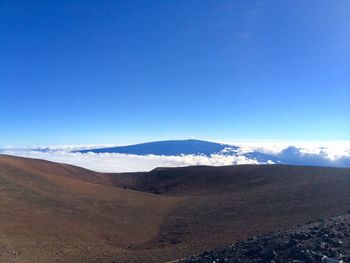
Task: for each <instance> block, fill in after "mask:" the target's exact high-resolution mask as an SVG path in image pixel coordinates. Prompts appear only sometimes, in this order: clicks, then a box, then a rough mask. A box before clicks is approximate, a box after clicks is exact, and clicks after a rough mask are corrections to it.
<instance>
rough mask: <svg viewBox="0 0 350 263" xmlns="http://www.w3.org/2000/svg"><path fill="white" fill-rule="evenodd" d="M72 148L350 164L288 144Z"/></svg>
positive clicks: (167, 143) (202, 143) (171, 142)
mask: <svg viewBox="0 0 350 263" xmlns="http://www.w3.org/2000/svg"><path fill="white" fill-rule="evenodd" d="M75 152H80V153H87V152H93V153H120V154H135V155H150V154H152V155H163V156H181V155H202V156H208V157H210V156H211V155H213V154H218V155H222V156H223V157H227V156H235V157H237V158H244V159H245V160H247V161H249V163H259V164H266V163H268V164H272V163H276V164H292V165H308V166H324V167H325V166H329V167H350V157H349V156H343V157H338V158H336V159H330V158H328V156H327V152H325V151H321V152H320V153H305V152H303V151H301V148H297V147H295V146H289V147H287V148H285V149H283V150H281V151H280V152H277V153H266V152H263V151H262V150H259V149H255V150H251V151H246V150H245V149H244V148H243V147H241V146H234V145H230V144H222V143H215V142H208V141H202V140H193V139H192V140H168V141H157V142H148V143H141V144H135V145H128V146H117V147H108V148H97V149H84V150H78V151H75Z"/></svg>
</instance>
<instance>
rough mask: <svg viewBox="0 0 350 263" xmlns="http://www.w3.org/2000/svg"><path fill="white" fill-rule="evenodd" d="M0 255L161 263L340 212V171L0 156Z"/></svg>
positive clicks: (349, 176) (343, 205) (344, 201)
mask: <svg viewBox="0 0 350 263" xmlns="http://www.w3.org/2000/svg"><path fill="white" fill-rule="evenodd" d="M0 197H1V199H0V255H1V258H0V261H1V260H2V259H6V260H7V261H8V262H48V259H49V261H50V262H80V261H82V262H113V260H114V261H115V262H163V261H166V260H171V259H175V258H181V257H184V256H188V255H191V254H195V253H198V252H200V251H203V250H207V249H210V248H214V247H217V246H222V245H226V244H231V243H232V242H234V241H235V240H239V239H245V238H248V237H251V236H253V235H256V234H264V233H268V232H270V231H276V230H278V229H281V228H284V227H289V226H292V225H295V224H297V223H305V222H306V221H309V220H314V219H319V218H322V217H325V216H331V215H336V214H342V213H345V212H346V211H347V210H349V208H350V169H336V168H318V167H297V166H284V165H273V166H268V165H267V166H255V165H242V166H226V167H205V166H200V167H184V168H159V169H155V170H154V171H151V172H149V173H124V174H101V173H96V172H92V171H88V170H85V169H82V168H79V167H74V166H70V165H63V164H57V163H52V162H47V161H42V160H34V159H26V158H19V157H9V156H0Z"/></svg>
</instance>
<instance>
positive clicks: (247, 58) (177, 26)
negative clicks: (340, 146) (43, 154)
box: [0, 0, 350, 146]
mask: <svg viewBox="0 0 350 263" xmlns="http://www.w3.org/2000/svg"><path fill="white" fill-rule="evenodd" d="M190 136H194V137H195V138H203V139H206V138H207V139H211V138H213V139H217V140H303V141H305V140H328V141H329V140H350V1H348V0H337V1H335V0H321V1H319V0H310V1H303V0H296V1H280V0H274V1H273V0H272V1H270V0H266V1H259V0H252V1H243V0H242V1H239V0H236V1H218V0H212V1H210V0H208V1H202V0H196V1H191V0H184V1H182V0H176V1H175V0H173V1H171V0H170V1H141V0H139V1H97V0H96V1H89V0H81V1H79V0H76V1H71V0H70V1H64V0H59V1H54V0H50V1H47V0H44V1H30V0H23V1H18V0H2V1H0V146H6V145H18V146H19V145H21V146H22V145H45V144H74V143H77V144H85V143H131V142H139V141H147V140H156V139H179V138H188V137H190Z"/></svg>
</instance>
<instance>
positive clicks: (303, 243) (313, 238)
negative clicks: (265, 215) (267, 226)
mask: <svg viewBox="0 0 350 263" xmlns="http://www.w3.org/2000/svg"><path fill="white" fill-rule="evenodd" d="M177 262H179V263H180V262H181V263H185V262H210V263H216V262H271V263H272V262H275V263H278V262H293V263H308V262H310V263H311V262H326V263H332V262H334V263H335V262H344V263H346V262H350V214H347V215H343V216H338V217H332V218H328V219H322V220H319V221H316V222H310V223H307V224H305V225H299V226H297V227H294V228H291V229H287V230H285V231H281V232H274V233H270V234H269V235H265V236H261V237H253V238H251V239H249V240H247V241H239V242H237V243H235V244H234V245H232V246H229V247H224V248H220V249H216V250H214V251H210V252H204V253H203V254H200V255H196V256H193V257H190V258H187V259H182V260H179V261H177Z"/></svg>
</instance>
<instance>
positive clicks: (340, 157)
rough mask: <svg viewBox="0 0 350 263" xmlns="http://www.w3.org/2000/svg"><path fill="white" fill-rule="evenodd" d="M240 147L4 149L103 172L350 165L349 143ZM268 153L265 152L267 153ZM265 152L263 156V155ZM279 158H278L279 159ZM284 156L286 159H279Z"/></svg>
mask: <svg viewBox="0 0 350 263" xmlns="http://www.w3.org/2000/svg"><path fill="white" fill-rule="evenodd" d="M236 146H239V147H238V148H231V149H229V150H225V151H223V153H222V154H213V155H211V156H202V155H182V156H160V155H145V156H142V155H133V154H118V153H92V152H89V153H79V152H73V151H74V150H77V149H92V148H98V147H101V145H88V146H81V145H79V146H77V145H73V146H70V145H66V146H54V147H41V148H39V149H38V148H37V149H35V150H33V149H4V150H0V153H3V154H9V155H16V156H23V157H31V158H37V159H45V160H49V161H54V162H60V163H67V164H72V165H77V166H81V167H84V168H87V169H91V170H95V171H99V172H134V171H149V170H152V169H154V168H156V167H176V166H190V165H214V166H221V165H233V164H259V163H260V164H261V163H267V164H272V163H276V162H281V163H291V164H301V165H303V164H305V165H320V166H342V167H350V145H349V144H325V145H320V144H318V145H316V144H315V145H311V144H299V145H298V146H297V147H296V146H288V145H287V144H276V143H270V144H268V143H265V144H256V143H254V144H248V143H245V144H239V143H237V144H236ZM264 154H265V155H264ZM262 155H263V156H262ZM276 160H278V161H276ZM279 160H282V161H279Z"/></svg>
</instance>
